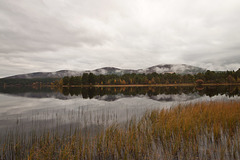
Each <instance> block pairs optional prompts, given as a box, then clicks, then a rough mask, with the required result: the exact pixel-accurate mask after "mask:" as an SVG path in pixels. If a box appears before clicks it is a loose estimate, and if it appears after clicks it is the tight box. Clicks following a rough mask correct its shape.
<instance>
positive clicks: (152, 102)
mask: <svg viewBox="0 0 240 160" xmlns="http://www.w3.org/2000/svg"><path fill="white" fill-rule="evenodd" d="M239 98H240V86H221V87H210V86H209V87H204V88H203V87H199V88H194V87H140V88H136V87H135V88H64V89H62V90H59V91H57V90H54V89H51V88H41V89H39V88H38V89H37V88H35V89H34V88H16V87H14V88H0V102H1V103H0V132H1V134H5V133H6V131H8V130H11V129H16V128H19V127H21V128H22V129H23V128H24V129H23V130H31V129H32V128H34V129H36V130H38V129H39V130H41V129H43V128H53V127H56V126H57V127H59V128H65V127H69V126H78V127H83V128H84V127H87V126H101V127H102V126H107V125H109V124H111V123H113V122H119V123H121V122H125V121H129V120H130V119H131V118H132V117H136V118H139V117H141V115H143V114H144V113H145V112H146V111H150V110H153V109H161V108H169V107H174V106H176V105H178V104H182V103H183V104H186V103H195V102H200V101H210V100H234V99H239Z"/></svg>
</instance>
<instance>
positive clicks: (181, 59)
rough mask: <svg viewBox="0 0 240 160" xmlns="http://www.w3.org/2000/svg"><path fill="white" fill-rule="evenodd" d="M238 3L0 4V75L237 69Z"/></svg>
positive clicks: (92, 0) (27, 0) (30, 0)
mask: <svg viewBox="0 0 240 160" xmlns="http://www.w3.org/2000/svg"><path fill="white" fill-rule="evenodd" d="M239 15H240V1H239V0H228V1H225V0H212V1H208V0H196V1H192V0H183V1H178V0H173V1H168V0H162V1H158V0H148V1H147V0H135V1H129V0H122V1H118V0H111V1H109V0H101V1H97V0H88V1H84V0H68V1H65V0H51V1H48V0H42V1H39V0H19V1H18V2H16V1H15V0H3V1H0V24H1V25H0V62H1V64H2V65H1V67H0V69H1V70H2V72H1V73H0V76H1V77H3V76H5V75H12V74H17V73H23V72H24V73H27V72H32V71H54V70H60V69H74V70H84V69H94V68H98V67H105V66H114V67H120V68H133V69H138V68H145V67H149V66H152V65H156V64H161V63H176V64H178V63H186V64H190V65H196V66H200V67H204V68H206V67H208V69H212V70H215V69H216V70H227V69H229V70H232V69H235V70H236V69H238V68H239V67H240V56H239V51H240V48H239V46H240V36H239V34H238V33H240V22H239V20H238V19H239Z"/></svg>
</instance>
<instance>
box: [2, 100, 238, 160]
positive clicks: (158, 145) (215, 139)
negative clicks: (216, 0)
mask: <svg viewBox="0 0 240 160" xmlns="http://www.w3.org/2000/svg"><path fill="white" fill-rule="evenodd" d="M239 126H240V102H239V101H228V102H223V101H221V102H219V101H218V102H214V101H213V102H200V103H196V104H188V105H184V106H180V105H179V106H177V107H174V108H172V109H163V110H155V111H151V112H147V113H146V114H145V115H144V116H143V117H142V118H141V119H140V120H139V121H136V120H134V119H133V120H132V121H131V122H129V123H128V124H124V125H122V124H113V125H111V126H110V127H108V128H107V129H105V130H102V131H101V132H100V133H97V135H96V136H94V137H90V136H89V134H85V135H83V134H81V132H80V131H77V130H76V131H75V132H74V134H71V135H70V134H68V133H66V134H63V135H62V136H60V135H58V133H56V132H54V133H51V132H50V133H49V132H48V133H45V134H43V135H42V136H41V137H37V136H34V135H33V136H32V137H28V138H27V140H24V141H23V140H22V139H21V137H20V138H19V139H17V141H15V142H14V143H13V142H11V135H10V136H9V137H8V138H6V139H5V140H4V143H3V144H4V145H2V146H1V147H0V159H12V158H13V159H104V160H105V159H240V130H239Z"/></svg>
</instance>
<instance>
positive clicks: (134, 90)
mask: <svg viewBox="0 0 240 160" xmlns="http://www.w3.org/2000/svg"><path fill="white" fill-rule="evenodd" d="M0 93H4V94H8V95H15V96H22V97H30V98H57V99H62V100H67V99H73V98H77V97H78V98H83V99H98V100H104V101H115V100H118V99H121V98H127V97H143V96H145V97H148V98H150V99H152V100H157V101H186V100H191V99H195V98H199V97H202V96H208V97H213V96H217V95H225V96H226V97H234V96H239V95H240V86H206V87H203V86H202V87H118V88H114V87H111V88H95V87H92V88H85V87H83V88H61V89H53V88H31V87H27V88H19V87H11V88H0Z"/></svg>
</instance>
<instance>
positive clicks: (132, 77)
mask: <svg viewBox="0 0 240 160" xmlns="http://www.w3.org/2000/svg"><path fill="white" fill-rule="evenodd" d="M194 83H197V84H214V83H215V84H216V83H219V84H225V83H240V69H239V70H237V71H236V72H235V71H226V72H214V71H209V70H208V71H206V72H205V73H198V74H196V75H190V74H187V75H181V74H175V73H173V74H170V73H165V74H157V73H151V74H134V73H133V74H124V75H94V74H93V73H89V74H88V73H84V74H83V75H82V76H71V77H68V76H66V77H63V78H62V79H60V80H59V81H55V82H54V85H59V86H73V85H154V84H155V85H157V84H194Z"/></svg>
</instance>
